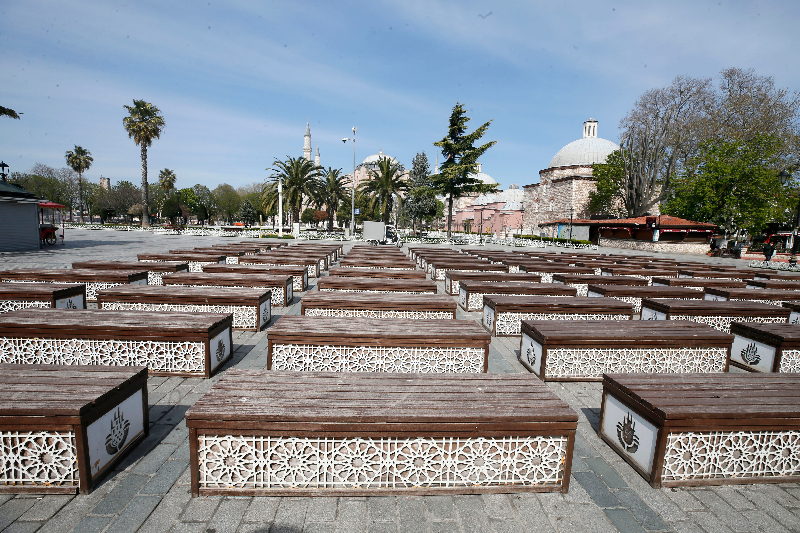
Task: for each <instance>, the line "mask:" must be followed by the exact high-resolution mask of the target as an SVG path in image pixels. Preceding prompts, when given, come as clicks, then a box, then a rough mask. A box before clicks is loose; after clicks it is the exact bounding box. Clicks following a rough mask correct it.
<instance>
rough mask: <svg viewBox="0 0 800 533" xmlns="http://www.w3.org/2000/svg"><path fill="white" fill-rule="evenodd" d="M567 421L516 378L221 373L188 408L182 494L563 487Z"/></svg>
mask: <svg viewBox="0 0 800 533" xmlns="http://www.w3.org/2000/svg"><path fill="white" fill-rule="evenodd" d="M577 419H578V416H577V414H576V413H575V411H573V410H572V409H571V408H570V407H569V406H568V405H567V404H566V402H564V401H563V400H561V399H560V398H559V397H558V396H556V395H555V393H553V392H552V391H551V390H549V388H548V387H547V385H545V384H544V383H542V382H540V381H539V380H537V379H536V378H534V377H532V376H530V375H524V374H503V375H502V376H501V375H492V374H477V375H464V374H459V375H446V374H442V375H436V376H432V375H409V374H394V373H386V374H368V373H354V374H338V373H328V372H306V373H298V372H275V371H272V372H270V371H264V370H250V369H231V370H229V371H228V372H226V373H225V375H224V376H223V377H222V378H221V379H220V380H219V381H218V382H217V383H215V384H214V386H213V387H212V388H211V390H210V391H209V392H207V393H206V394H205V395H203V397H201V398H200V399H199V400H197V402H196V403H195V404H194V405H193V406H192V407H191V408H190V409H189V410H188V411H187V413H186V426H187V427H188V428H189V447H190V461H189V463H190V465H191V466H190V469H191V480H192V495H194V496H200V495H203V496H205V495H221V494H226V495H239V496H253V495H265V496H328V497H330V496H358V497H363V496H380V495H389V494H396V495H437V494H440V495H445V494H448V495H452V494H480V493H504V492H525V491H537V492H544V491H547V492H554V491H561V492H567V490H568V488H569V478H570V469H571V459H572V451H573V447H574V441H575V430H576V428H577ZM253 457H259V458H260V457H263V458H264V460H251V458H253Z"/></svg>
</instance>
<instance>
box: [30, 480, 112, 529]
mask: <svg viewBox="0 0 800 533" xmlns="http://www.w3.org/2000/svg"><path fill="white" fill-rule="evenodd" d="M120 479H121V476H119V477H117V476H114V477H111V478H106V479H105V480H103V481H101V482H100V484H99V485H98V486H97V487H95V489H94V490H93V491H92V492H91V493H89V494H87V495H85V496H83V495H82V496H80V497H77V496H76V497H74V498H72V500H70V501H69V502H68V503H67V504H66V505H65V506H64V507H62V508H61V510H60V511H58V512H57V513H56V514H55V516H54V517H53V518H51V519H50V520H48V521H47V522H46V523H45V526H46V530H47V531H71V530H72V529H73V528H74V527H75V526H77V525H78V523H80V521H81V520H83V518H84V517H85V516H86V515H87V514H89V512H90V511H91V510H92V508H93V507H94V506H95V505H97V504H98V503H99V502H100V501H101V500H102V499H103V498H105V497H106V496H107V495H108V494H109V493H110V492H111V491H112V490H113V489H114V488H115V487H116V486H117V484H118V483H119V480H120Z"/></svg>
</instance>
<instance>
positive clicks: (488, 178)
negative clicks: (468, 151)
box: [469, 163, 497, 185]
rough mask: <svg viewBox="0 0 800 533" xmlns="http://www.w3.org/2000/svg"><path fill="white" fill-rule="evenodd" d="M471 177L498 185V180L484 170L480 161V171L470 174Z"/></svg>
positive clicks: (488, 183)
mask: <svg viewBox="0 0 800 533" xmlns="http://www.w3.org/2000/svg"><path fill="white" fill-rule="evenodd" d="M469 177H470V178H475V179H478V180H481V181H482V182H483V183H485V184H487V185H497V182H496V181H495V180H494V178H492V177H491V176H490V175H489V174H486V173H484V172H483V168H482V166H481V164H480V163H478V172H477V173H475V174H470V175H469Z"/></svg>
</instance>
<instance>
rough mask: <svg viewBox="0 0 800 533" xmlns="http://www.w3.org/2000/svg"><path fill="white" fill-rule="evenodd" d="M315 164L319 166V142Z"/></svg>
mask: <svg viewBox="0 0 800 533" xmlns="http://www.w3.org/2000/svg"><path fill="white" fill-rule="evenodd" d="M314 165H316V166H319V143H317V154H316V155H315V156H314Z"/></svg>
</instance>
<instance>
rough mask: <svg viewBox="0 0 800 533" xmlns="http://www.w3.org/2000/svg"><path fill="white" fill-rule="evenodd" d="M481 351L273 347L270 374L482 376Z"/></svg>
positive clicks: (482, 350)
mask: <svg viewBox="0 0 800 533" xmlns="http://www.w3.org/2000/svg"><path fill="white" fill-rule="evenodd" d="M484 354H485V351H484V349H483V348H474V347H463V348H459V347H408V346H402V347H394V346H319V345H311V344H277V343H276V344H273V345H272V369H273V370H300V371H315V372H404V373H409V372H411V373H425V374H429V373H436V374H443V373H467V374H470V373H472V374H477V373H481V372H483V360H484Z"/></svg>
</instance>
